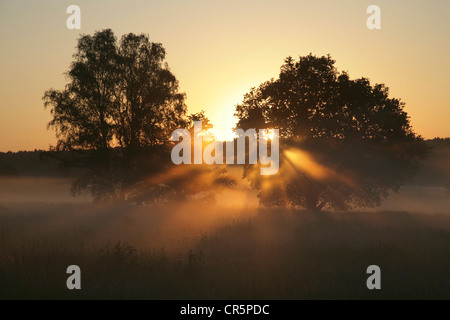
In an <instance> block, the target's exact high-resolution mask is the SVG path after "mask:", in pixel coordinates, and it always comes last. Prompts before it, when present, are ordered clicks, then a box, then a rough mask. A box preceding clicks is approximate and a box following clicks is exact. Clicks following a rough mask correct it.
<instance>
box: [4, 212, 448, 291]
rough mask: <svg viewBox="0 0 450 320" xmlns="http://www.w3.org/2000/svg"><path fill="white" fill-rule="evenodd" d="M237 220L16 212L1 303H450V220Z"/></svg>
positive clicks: (7, 235) (8, 215) (249, 215)
mask: <svg viewBox="0 0 450 320" xmlns="http://www.w3.org/2000/svg"><path fill="white" fill-rule="evenodd" d="M177 209H180V210H181V211H177ZM194 209H195V210H194ZM225 211H226V212H225ZM225 211H223V212H222V211H220V210H217V209H212V208H208V207H197V206H193V207H192V208H191V209H187V208H186V207H184V208H179V207H177V205H172V206H171V207H170V208H138V209H136V208H130V207H125V206H124V207H114V208H107V207H102V208H99V207H93V206H90V205H80V204H77V205H68V204H35V205H20V206H19V205H12V204H5V205H4V206H3V207H1V208H0V241H1V247H0V298H1V299H12V298H19V299H22V298H31V299H50V298H57V299H72V298H77V299H78V298H83V299H92V298H100V299H135V298H138V299H140V298H142V299H317V298H319V299H449V298H450V217H449V216H445V215H412V214H408V213H404V212H376V213H373V212H371V213H365V212H345V213H344V212H342V213H324V214H321V215H317V214H312V213H308V212H305V211H287V210H258V211H251V210H234V211H233V210H231V209H229V210H225ZM231 211H233V212H231ZM72 264H76V265H78V266H80V268H81V275H82V284H81V285H82V289H81V290H74V291H70V290H68V289H67V288H66V279H67V276H68V275H67V274H66V273H65V271H66V268H67V266H69V265H72ZM372 264H376V265H378V266H380V268H381V272H382V277H381V279H382V280H381V286H382V289H381V290H372V291H371V290H368V289H367V287H366V279H367V277H368V275H367V274H366V268H367V267H368V266H369V265H372Z"/></svg>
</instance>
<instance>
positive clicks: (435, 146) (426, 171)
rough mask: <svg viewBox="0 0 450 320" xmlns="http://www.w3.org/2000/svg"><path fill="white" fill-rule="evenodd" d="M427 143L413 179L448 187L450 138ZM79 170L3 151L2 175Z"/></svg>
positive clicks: (37, 154) (37, 153)
mask: <svg viewBox="0 0 450 320" xmlns="http://www.w3.org/2000/svg"><path fill="white" fill-rule="evenodd" d="M426 143H427V145H429V146H430V147H432V152H431V153H430V155H429V157H428V159H426V160H425V161H424V163H423V166H422V172H421V173H420V174H419V175H418V176H416V177H415V178H414V179H413V181H412V182H411V183H412V184H419V185H435V186H447V187H449V185H450V166H449V165H448V164H449V163H450V138H435V139H431V140H426ZM79 170H80V169H74V168H70V169H68V168H66V167H64V166H62V165H61V163H60V162H59V161H58V160H56V159H54V158H52V157H49V156H47V155H46V152H45V151H43V150H34V151H19V152H0V177H18V176H22V177H30V176H31V177H33V176H35V177H76V176H77V174H79Z"/></svg>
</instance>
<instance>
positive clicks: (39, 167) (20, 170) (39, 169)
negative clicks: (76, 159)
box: [0, 149, 77, 177]
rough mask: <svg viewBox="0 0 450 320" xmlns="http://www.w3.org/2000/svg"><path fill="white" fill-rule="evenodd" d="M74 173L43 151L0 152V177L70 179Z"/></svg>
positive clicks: (74, 171)
mask: <svg viewBox="0 0 450 320" xmlns="http://www.w3.org/2000/svg"><path fill="white" fill-rule="evenodd" d="M76 173H77V172H76V170H74V169H68V168H65V167H63V166H61V164H60V162H59V161H58V160H56V159H54V158H52V157H49V156H47V155H46V152H45V151H43V150H36V149H35V150H34V151H19V152H11V151H9V152H0V177H19V176H22V177H71V176H73V175H75V174H76Z"/></svg>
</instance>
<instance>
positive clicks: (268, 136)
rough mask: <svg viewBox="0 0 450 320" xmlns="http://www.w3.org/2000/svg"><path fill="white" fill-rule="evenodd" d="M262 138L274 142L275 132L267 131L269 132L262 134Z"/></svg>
mask: <svg viewBox="0 0 450 320" xmlns="http://www.w3.org/2000/svg"><path fill="white" fill-rule="evenodd" d="M262 138H263V139H265V140H267V141H269V140H273V138H275V130H274V129H267V131H266V132H264V133H263V134H262Z"/></svg>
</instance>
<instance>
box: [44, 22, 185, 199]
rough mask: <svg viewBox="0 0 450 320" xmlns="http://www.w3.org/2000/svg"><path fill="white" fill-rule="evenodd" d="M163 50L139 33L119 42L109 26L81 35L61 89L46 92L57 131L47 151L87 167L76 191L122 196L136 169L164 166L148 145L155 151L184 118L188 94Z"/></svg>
mask: <svg viewBox="0 0 450 320" xmlns="http://www.w3.org/2000/svg"><path fill="white" fill-rule="evenodd" d="M165 55H166V52H165V49H164V48H163V46H162V45H161V44H160V43H153V42H151V41H150V40H149V37H148V36H147V35H144V34H140V35H136V34H133V33H129V34H126V35H124V36H122V37H121V39H120V41H118V40H117V39H116V36H115V35H114V33H113V32H112V31H111V30H110V29H106V30H102V31H98V32H95V33H94V34H93V35H82V36H81V37H80V38H79V40H78V45H77V47H76V52H75V54H74V55H73V62H72V63H71V65H70V68H69V70H68V71H67V72H66V76H67V78H68V80H69V82H68V84H67V85H66V87H65V89H63V90H55V89H50V90H48V91H46V92H45V94H44V97H43V99H44V101H45V106H46V107H50V108H51V109H50V112H51V115H52V120H51V121H50V122H49V124H48V126H49V128H52V129H54V130H55V131H56V134H57V138H58V142H57V144H56V146H54V147H53V148H52V150H55V151H70V152H71V153H70V155H71V157H70V159H66V160H67V161H66V162H67V163H69V162H70V165H72V166H80V167H83V168H87V169H88V171H87V173H86V175H85V176H83V177H82V178H81V179H80V180H79V181H78V183H77V184H75V188H74V190H75V191H79V190H81V189H84V188H86V187H90V188H91V191H92V193H93V195H94V196H95V197H96V198H103V197H110V196H113V197H123V193H124V190H125V189H126V188H127V187H128V186H130V185H132V184H134V183H136V182H137V181H138V180H139V177H140V175H141V174H142V170H141V169H144V168H145V170H147V169H151V168H153V169H155V168H158V167H159V166H160V165H161V163H162V161H161V159H154V160H155V161H151V157H150V158H149V154H148V151H149V150H151V151H152V152H151V153H152V154H153V155H155V156H156V152H155V151H156V150H157V149H158V147H160V148H163V147H164V145H165V143H166V142H167V140H168V139H169V137H170V134H171V132H172V131H173V130H174V129H175V128H177V127H180V126H185V125H186V123H187V122H186V121H187V118H186V106H185V103H184V100H185V95H184V94H183V93H180V92H179V89H178V81H177V79H176V77H175V76H174V75H173V74H172V72H171V71H170V69H169V67H168V65H167V63H166V62H165ZM74 151H76V152H78V154H79V155H78V157H73V155H74V153H73V152H74ZM141 160H142V161H141ZM144 161H145V164H144ZM138 164H142V165H138ZM158 164H159V165H158Z"/></svg>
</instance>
